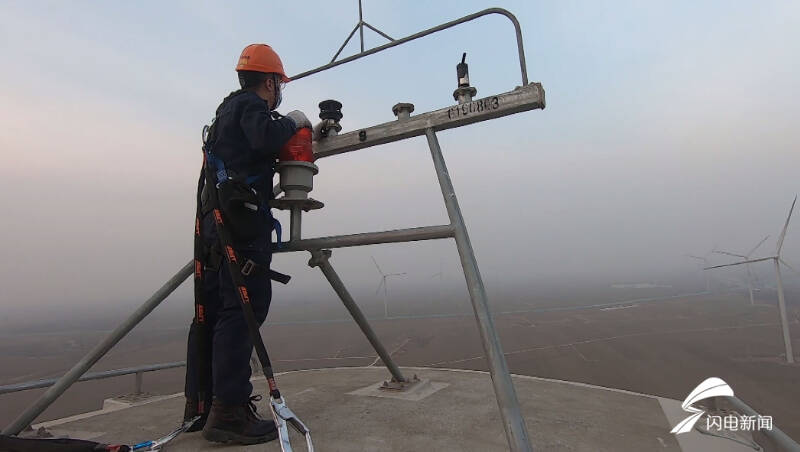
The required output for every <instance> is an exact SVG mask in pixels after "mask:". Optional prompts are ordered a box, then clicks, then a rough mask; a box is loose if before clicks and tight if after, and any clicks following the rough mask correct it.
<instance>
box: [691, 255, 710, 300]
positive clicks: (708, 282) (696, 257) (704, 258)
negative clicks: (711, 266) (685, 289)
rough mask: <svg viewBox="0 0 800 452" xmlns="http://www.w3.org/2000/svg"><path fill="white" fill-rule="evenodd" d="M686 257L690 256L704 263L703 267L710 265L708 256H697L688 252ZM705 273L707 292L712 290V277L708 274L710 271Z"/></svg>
mask: <svg viewBox="0 0 800 452" xmlns="http://www.w3.org/2000/svg"><path fill="white" fill-rule="evenodd" d="M686 257H690V258H692V259H697V260H699V261H700V262H702V263H703V267H706V266H708V258H707V257H700V256H695V255H694V254H687V255H686ZM703 275H704V276H705V277H706V292H711V279H710V277H709V276H708V273H706V272H703Z"/></svg>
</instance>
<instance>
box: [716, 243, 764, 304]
mask: <svg viewBox="0 0 800 452" xmlns="http://www.w3.org/2000/svg"><path fill="white" fill-rule="evenodd" d="M768 238H769V236H766V237H764V238H763V239H761V241H760V242H758V245H756V246H754V247H753V248H752V249H751V250H750V251H748V252H747V254H736V253H730V252H728V251H722V250H714V252H715V253H717V254H724V255H726V256H733V257H739V258H742V259H744V260H748V259H750V256H752V255H753V253H754V252H755V251H756V250H757V249H758V247H760V246H761V245H762V244H763V243H764V242H766V241H767V239H768ZM744 268H745V270H747V289H748V290H749V291H750V306H752V305H754V304H755V301H754V299H753V272H751V271H750V264H744Z"/></svg>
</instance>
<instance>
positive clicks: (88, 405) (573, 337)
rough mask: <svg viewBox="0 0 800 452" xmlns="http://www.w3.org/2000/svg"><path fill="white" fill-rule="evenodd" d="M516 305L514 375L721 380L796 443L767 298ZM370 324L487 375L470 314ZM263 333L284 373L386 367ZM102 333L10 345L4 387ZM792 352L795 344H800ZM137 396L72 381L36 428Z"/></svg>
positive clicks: (334, 333) (300, 339)
mask: <svg viewBox="0 0 800 452" xmlns="http://www.w3.org/2000/svg"><path fill="white" fill-rule="evenodd" d="M587 299H588V298H587ZM564 304H566V302H564ZM564 304H562V306H563V305H564ZM586 304H588V303H584V305H586ZM514 308H515V309H514V310H506V311H501V310H496V311H499V312H501V313H498V314H497V315H496V317H495V324H496V326H497V329H498V331H499V333H500V337H501V340H502V343H503V349H504V352H505V353H506V359H507V360H508V365H509V368H510V370H511V372H513V373H516V374H522V375H532V376H539V377H547V378H554V379H561V380H570V381H579V382H585V383H590V384H595V385H601V386H606V387H611V388H619V389H627V390H631V391H637V392H643V393H648V394H656V395H660V396H665V397H670V398H674V399H679V400H683V398H684V397H686V395H687V394H688V393H689V391H691V390H692V389H693V388H694V387H695V386H696V385H697V384H698V383H699V382H700V381H702V380H704V379H705V378H708V377H712V376H715V377H720V378H722V379H724V380H725V381H726V382H728V383H729V384H730V385H731V386H732V387H733V389H734V392H735V393H736V395H737V396H738V397H739V398H741V399H742V400H744V401H745V402H746V403H748V404H750V405H751V406H752V407H754V408H755V409H756V410H757V411H759V413H761V414H764V415H771V416H773V418H774V422H775V423H776V425H778V426H780V427H781V428H782V429H784V431H786V433H788V434H789V435H790V436H792V437H794V438H800V418H798V417H797V416H796V415H794V413H796V406H797V405H798V403H800V391H799V390H798V389H797V381H798V379H800V366H797V365H795V366H789V365H786V364H785V363H784V358H783V356H782V352H783V350H784V347H783V342H782V336H781V332H780V326H779V325H780V323H779V317H778V313H777V309H776V306H775V303H770V302H769V300H768V299H767V300H761V301H760V302H759V303H757V304H756V305H755V306H750V305H749V301H748V300H747V299H746V298H745V297H743V296H741V295H738V294H737V295H695V296H688V297H685V298H680V297H679V298H672V299H668V300H665V301H658V302H651V301H646V302H636V301H632V302H628V303H618V304H615V305H609V306H604V305H601V306H596V307H590V308H586V307H585V306H584V307H582V308H579V309H575V310H552V309H550V308H548V307H545V308H541V307H534V308H531V309H528V310H526V309H524V306H521V305H520V304H519V303H517V304H515V305H514ZM789 320H790V327H791V331H792V336H793V337H794V338H797V337H800V318H798V310H797V308H796V307H795V306H793V305H790V312H789ZM372 325H373V327H374V329H375V330H376V332H377V333H378V335H379V337H380V338H381V340H382V341H383V343H384V345H385V346H386V348H387V349H388V350H389V351H390V352H391V353H392V356H393V357H394V359H396V361H397V363H398V364H400V365H401V366H420V367H442V368H464V369H476V370H486V369H487V367H486V362H485V359H484V357H483V349H482V346H481V342H480V337H479V335H478V329H477V326H476V322H475V319H474V317H473V316H471V315H466V314H464V313H463V312H462V313H461V314H457V315H446V316H438V317H425V316H419V317H418V316H414V317H396V318H390V319H378V320H373V321H372ZM262 332H263V335H264V338H265V340H266V342H267V346H268V348H269V349H270V354H271V356H272V358H273V364H274V366H275V368H276V370H277V371H285V370H295V369H311V368H319V367H339V366H369V365H373V366H381V365H382V363H381V362H380V360H379V359H377V357H376V356H375V353H374V351H372V349H371V348H370V346H369V344H368V343H367V341H366V339H365V338H364V337H363V335H362V333H361V331H360V330H359V329H358V327H357V326H356V325H355V324H354V323H353V322H352V321H341V320H333V321H317V322H313V323H309V322H284V323H276V324H267V325H266V326H264V328H263V329H262ZM65 334H66V333H65ZM101 337H102V333H100V332H95V333H92V332H81V333H80V334H79V333H77V332H74V333H72V335H71V338H70V339H69V340H65V337H63V336H61V335H52V336H47V335H39V336H33V337H30V338H25V337H15V338H13V340H8V339H7V338H4V340H3V344H2V351H3V353H2V355H0V356H2V361H3V362H2V363H0V369H1V370H0V377H1V378H2V383H11V382H18V381H25V380H29V379H33V378H43V377H48V376H55V375H57V374H59V373H62V372H63V371H64V369H66V368H68V366H69V365H70V364H71V363H73V362H75V360H77V358H78V357H79V356H80V355H81V354H82V353H84V352H85V350H86V349H87V348H88V347H90V346H91V345H93V344H94V343H95V342H96V341H97V340H99V338H101ZM70 341H71V342H70ZM185 344H186V343H185V328H182V327H176V328H171V329H161V330H157V331H142V332H135V333H134V334H132V335H131V337H129V338H126V339H125V340H124V341H123V342H122V343H121V344H120V345H119V347H117V348H115V349H114V350H113V351H112V352H111V353H109V355H108V356H107V357H106V358H104V359H103V360H101V362H100V363H98V365H97V366H95V369H93V370H101V369H113V368H119V367H127V366H133V365H137V364H145V363H155V362H169V361H178V360H182V359H184V354H185V347H186V345H185ZM794 345H795V350H797V349H798V347H800V343H799V342H797V341H795V344H794ZM32 347H33V348H36V350H32ZM58 347H60V348H58ZM37 350H38V351H37ZM44 350H48V351H49V353H50V355H48V356H45V355H43V351H44ZM53 350H60V351H59V352H55V351H53ZM387 375H388V372H387ZM279 381H280V378H279ZM182 385H183V369H175V370H170V371H163V372H157V373H151V374H147V375H146V376H145V378H144V389H145V391H147V392H150V393H153V394H166V393H173V392H178V391H180V390H182ZM320 385H324V382H320ZM132 389H133V376H126V377H119V378H115V379H110V380H103V381H96V382H87V383H79V384H76V385H75V386H74V387H73V388H71V389H70V390H69V391H68V392H67V393H66V394H65V395H64V396H63V397H62V398H61V399H60V400H59V401H58V402H56V404H54V405H53V406H52V407H51V408H50V409H49V410H48V411H47V412H46V413H45V414H44V415H43V416H42V417H41V419H40V420H45V419H52V418H57V417H62V416H65V415H68V414H74V413H77V412H83V411H88V410H92V409H97V408H98V407H99V406H100V404H101V403H102V400H103V399H104V398H106V397H112V396H115V395H121V394H125V393H128V392H130V391H131V390H132ZM257 390H263V388H257ZM41 392H42V391H41V390H36V391H26V392H20V393H15V394H7V395H3V396H0V406H2V407H3V408H2V413H0V423H3V424H6V423H8V422H9V421H10V420H12V419H13V417H14V416H15V415H16V414H18V413H19V412H20V411H21V410H22V409H24V407H25V406H27V405H28V404H30V403H31V402H32V401H33V400H34V399H35V398H36V396H38V395H39V394H41ZM526 415H528V416H535V415H536V413H526Z"/></svg>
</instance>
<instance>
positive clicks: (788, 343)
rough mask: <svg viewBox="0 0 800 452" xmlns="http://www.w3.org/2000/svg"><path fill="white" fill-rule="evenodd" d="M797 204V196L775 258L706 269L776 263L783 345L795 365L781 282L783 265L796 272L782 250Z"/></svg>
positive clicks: (782, 232)
mask: <svg viewBox="0 0 800 452" xmlns="http://www.w3.org/2000/svg"><path fill="white" fill-rule="evenodd" d="M796 203H797V196H795V197H794V201H792V207H790V208H789V215H788V216H787V217H786V223H784V225H783V230H782V231H781V235H780V237H779V238H778V247H777V248H776V250H775V255H774V256H767V257H761V258H758V259H746V260H743V261H741V262H733V263H731V264H723V265H714V266H712V267H706V268H705V269H706V270H711V269H712V268H722V267H731V266H734V265H742V264H745V265H746V264H754V263H756V262H763V261H769V260H771V261H773V262H774V263H775V278H776V279H777V283H778V310H779V312H780V314H781V328H782V329H783V343H784V345H785V347H786V362H788V363H790V364H791V363H794V354H793V352H792V339H791V337H789V320H788V319H787V317H786V300H785V299H784V297H783V281H782V280H781V265H780V264H783V265H785V266H786V267H787V268H789V269H790V270H792V271H796V270H795V269H794V267H792V266H791V265H789V264H788V263H787V262H786V261H785V260H784V259H783V258H782V257H781V249H782V248H783V240H784V239H785V238H786V230H787V229H789V220H791V218H792V211H794V205H795V204H796Z"/></svg>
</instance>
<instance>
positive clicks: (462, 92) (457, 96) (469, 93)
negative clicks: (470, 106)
mask: <svg viewBox="0 0 800 452" xmlns="http://www.w3.org/2000/svg"><path fill="white" fill-rule="evenodd" d="M477 94H478V88H475V87H474V86H459V87H458V88H456V90H455V91H453V100H456V101H458V103H459V104H463V103H465V102H472V98H473V97H475V96H476V95H477Z"/></svg>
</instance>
